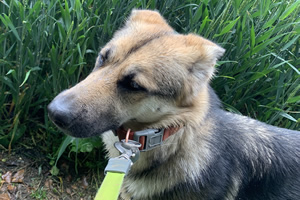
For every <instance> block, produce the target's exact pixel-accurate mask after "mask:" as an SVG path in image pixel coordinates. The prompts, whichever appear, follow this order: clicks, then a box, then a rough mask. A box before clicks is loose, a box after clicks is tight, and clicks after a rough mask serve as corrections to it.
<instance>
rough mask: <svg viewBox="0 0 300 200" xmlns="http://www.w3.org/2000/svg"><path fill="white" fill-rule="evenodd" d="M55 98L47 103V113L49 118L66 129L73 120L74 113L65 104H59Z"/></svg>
mask: <svg viewBox="0 0 300 200" xmlns="http://www.w3.org/2000/svg"><path fill="white" fill-rule="evenodd" d="M60 103H61V102H57V100H53V101H52V102H51V103H50V104H49V105H48V107H47V108H48V115H49V118H50V119H51V120H52V121H53V122H54V123H55V124H56V125H57V126H58V127H59V128H62V129H67V128H68V127H70V125H71V123H72V121H73V120H74V115H73V114H72V112H71V110H70V109H68V108H67V107H66V106H65V105H62V104H60Z"/></svg>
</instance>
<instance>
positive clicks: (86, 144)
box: [0, 0, 300, 174]
mask: <svg viewBox="0 0 300 200" xmlns="http://www.w3.org/2000/svg"><path fill="white" fill-rule="evenodd" d="M133 8H144V9H157V10H159V11H160V12H161V14H162V15H163V16H164V17H165V18H166V19H167V21H168V22H169V23H170V24H171V25H172V26H173V27H174V28H175V29H176V31H177V32H179V33H188V32H194V33H197V34H200V35H202V36H204V37H206V38H209V39H211V40H213V41H215V42H217V43H219V44H220V45H221V46H222V47H224V48H225V49H226V50H227V51H226V54H225V56H223V58H222V61H221V62H219V66H217V68H218V74H217V76H216V77H215V79H214V80H213V82H212V85H213V87H214V88H215V90H216V91H217V93H218V94H219V96H220V98H221V99H222V101H223V103H224V105H225V108H226V109H227V110H230V111H232V112H237V113H242V114H244V115H248V116H251V117H253V118H256V119H259V120H261V121H264V122H267V123H269V124H273V125H277V126H281V127H286V128H291V129H296V130H299V127H300V126H299V123H300V119H299V118H300V112H299V110H300V109H299V107H300V105H299V102H300V72H299V66H300V59H299V57H300V56H299V54H300V48H299V47H300V40H299V36H300V1H299V0H296V1H295V0H294V1H293V0H284V1H282V0H247V1H242V0H224V1H219V0H185V1H182V0H165V1H160V0H130V1H120V0H111V1H109V0H101V1H100V0H23V1H18V0H1V1H0V145H1V146H0V148H1V149H4V150H8V151H10V150H11V149H12V148H13V147H14V146H17V145H22V146H23V147H24V148H30V147H34V148H38V149H39V150H41V151H42V152H44V154H45V155H46V156H48V158H49V160H50V162H51V163H52V164H54V163H55V160H56V158H58V157H60V156H61V155H62V153H63V152H68V153H69V157H70V159H76V158H77V153H78V152H90V153H89V154H84V157H83V158H81V159H78V160H77V161H76V164H79V165H82V164H83V163H88V164H89V167H93V166H96V167H99V166H101V165H103V163H102V162H100V160H101V159H100V157H101V155H103V154H101V153H99V150H98V151H95V150H93V149H95V147H96V148H97V149H98V148H100V147H101V145H102V144H101V141H100V140H99V138H93V139H92V140H91V139H84V140H78V139H74V138H71V137H66V136H64V134H62V133H61V132H60V131H58V130H57V129H56V128H55V127H54V125H53V124H51V123H50V122H49V119H48V117H47V110H46V107H47V105H48V103H49V102H50V101H51V100H52V99H53V98H54V97H55V95H57V94H58V93H59V92H60V91H62V90H64V89H66V88H69V87H71V86H72V85H74V84H76V83H77V82H78V81H80V80H81V79H82V78H84V77H85V76H86V75H87V74H88V73H89V72H90V71H91V69H92V68H93V64H94V61H95V58H96V56H97V53H98V51H99V49H100V48H101V46H103V45H104V44H105V43H106V42H107V41H109V39H110V38H111V37H112V35H113V33H114V31H115V30H116V29H118V28H119V27H120V26H121V25H122V24H123V22H124V20H125V19H126V17H127V16H128V15H129V14H130V11H131V10H132V9H133ZM69 144H71V145H69ZM71 152H75V153H71ZM96 152H98V153H96ZM100 152H101V151H100ZM97 156H98V157H97ZM99 156H100V157H99ZM89 157H91V158H93V159H94V160H98V161H97V162H87V160H89V159H88V158H89ZM84 161H85V162H84ZM53 173H54V174H55V172H53Z"/></svg>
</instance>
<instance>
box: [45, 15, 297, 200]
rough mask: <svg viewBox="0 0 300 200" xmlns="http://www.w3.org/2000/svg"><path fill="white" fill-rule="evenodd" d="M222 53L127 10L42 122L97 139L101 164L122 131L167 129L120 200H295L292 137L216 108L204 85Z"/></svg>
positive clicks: (192, 36)
mask: <svg viewBox="0 0 300 200" xmlns="http://www.w3.org/2000/svg"><path fill="white" fill-rule="evenodd" d="M224 51H225V50H224V49H223V48H221V47H220V46H218V45H217V44H215V43H213V42H211V41H209V40H207V39H204V38H202V37H200V36H198V35H195V34H187V35H182V34H178V33H177V32H175V31H174V30H173V29H172V28H171V27H170V26H169V25H168V24H167V22H166V21H165V19H164V18H163V17H162V16H161V15H160V14H159V13H158V12H157V11H150V10H133V11H132V13H131V15H130V17H129V18H128V20H127V21H126V22H125V25H124V26H123V27H122V28H121V29H120V30H118V31H117V32H116V33H115V34H114V36H113V38H112V39H111V40H110V41H109V42H108V43H107V44H106V45H105V46H104V47H103V48H102V50H101V51H100V53H99V56H98V57H97V60H96V64H95V67H94V69H93V71H92V72H91V73H90V75H89V76H87V78H86V79H84V80H83V81H81V82H80V83H78V84H77V85H75V86H74V87H72V88H70V89H67V90H65V91H63V92H61V93H60V94H59V95H58V96H56V97H55V99H54V100H53V101H52V102H51V103H50V104H49V106H48V111H49V117H50V119H51V120H52V121H53V122H54V123H55V124H56V125H57V126H58V127H59V128H60V129H61V130H62V131H63V132H65V133H67V134H69V135H72V136H74V137H79V138H82V137H91V136H98V135H100V134H101V135H102V138H103V141H104V143H105V147H106V149H107V151H108V155H109V157H116V156H119V152H118V151H117V150H116V149H115V148H114V143H115V142H116V141H119V139H120V137H121V136H120V134H119V133H122V132H124V131H126V130H127V129H131V132H136V131H141V130H148V129H158V130H161V129H164V130H168V132H169V134H168V135H167V136H166V137H165V135H164V140H163V141H162V142H161V144H159V145H157V146H156V147H155V148H153V149H150V150H148V151H143V152H141V153H140V158H139V159H138V160H137V161H136V162H135V163H134V164H133V166H132V167H131V170H130V171H129V173H128V174H127V175H126V177H125V180H124V182H123V185H122V192H121V194H120V199H124V200H129V199H133V200H183V199H184V200H202V199H205V200H209V199H210V200H222V199H224V200H225V199H226V200H233V199H236V200H283V199H284V200H298V199H300V132H298V131H293V130H288V129H283V128H278V127H274V126H271V125H267V124H265V123H262V122H259V121H256V120H254V119H251V118H249V117H245V116H240V115H238V114H233V113H230V112H227V111H225V110H223V109H222V106H221V103H220V100H219V99H218V97H217V95H216V94H215V92H214V91H213V89H212V88H211V87H210V86H209V81H210V79H211V78H212V76H213V74H214V66H215V64H216V61H217V60H218V59H219V58H220V57H221V56H222V55H223V54H224ZM111 130H113V131H111ZM165 132H166V131H165ZM165 132H164V133H165ZM116 133H117V135H118V136H119V137H117V136H116Z"/></svg>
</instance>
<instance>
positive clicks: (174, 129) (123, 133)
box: [116, 126, 181, 150]
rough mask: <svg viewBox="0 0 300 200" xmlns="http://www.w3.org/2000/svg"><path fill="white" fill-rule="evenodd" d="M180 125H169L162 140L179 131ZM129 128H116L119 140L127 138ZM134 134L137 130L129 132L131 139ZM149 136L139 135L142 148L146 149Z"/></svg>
mask: <svg viewBox="0 0 300 200" xmlns="http://www.w3.org/2000/svg"><path fill="white" fill-rule="evenodd" d="M180 128H181V126H180V127H168V128H165V129H164V130H163V136H162V141H164V140H166V139H167V138H168V137H170V136H171V135H173V134H174V133H176V132H177V131H179V129H180ZM127 132H128V131H127V130H125V129H124V128H123V127H120V128H118V129H117V130H116V134H117V136H118V137H119V140H120V141H121V140H124V139H125V138H126V134H127ZM134 134H135V132H133V131H130V132H129V139H130V140H134ZM146 137H147V136H146V135H145V136H140V137H139V141H137V142H139V143H141V147H140V148H139V149H140V150H145V149H146V142H147V138H146Z"/></svg>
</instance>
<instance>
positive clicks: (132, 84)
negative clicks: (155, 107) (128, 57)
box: [117, 74, 147, 92]
mask: <svg viewBox="0 0 300 200" xmlns="http://www.w3.org/2000/svg"><path fill="white" fill-rule="evenodd" d="M134 77H135V74H129V75H126V76H125V77H123V78H122V79H121V80H119V81H118V82H117V86H118V88H120V89H125V90H128V91H133V92H138V91H140V92H142V91H144V92H147V89H146V88H145V87H143V86H141V85H140V84H139V83H137V82H136V81H135V80H134Z"/></svg>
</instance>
